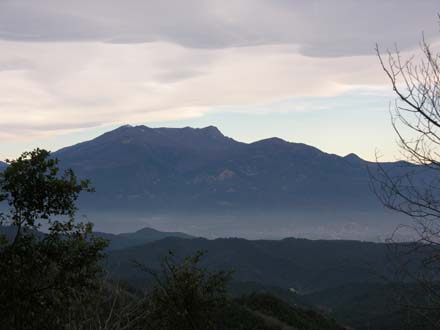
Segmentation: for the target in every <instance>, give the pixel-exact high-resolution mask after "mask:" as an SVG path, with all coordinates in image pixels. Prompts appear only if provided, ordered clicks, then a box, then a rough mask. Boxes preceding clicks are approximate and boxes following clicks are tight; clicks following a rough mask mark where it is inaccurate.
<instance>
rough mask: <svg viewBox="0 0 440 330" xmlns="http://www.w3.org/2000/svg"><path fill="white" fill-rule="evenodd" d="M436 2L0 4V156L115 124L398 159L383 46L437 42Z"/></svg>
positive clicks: (22, 0)
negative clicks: (196, 130) (215, 132)
mask: <svg viewBox="0 0 440 330" xmlns="http://www.w3.org/2000/svg"><path fill="white" fill-rule="evenodd" d="M439 11H440V4H439V3H438V0H436V1H431V0H424V1H414V0H388V1H383V0H370V1H362V0H358V1H355V0H335V1H324V0H322V1H318V0H270V1H269V0H185V1H181V0H161V1H150V0H119V1H117V0H75V1H71V0H33V1H27V0H0V159H5V158H14V157H16V156H18V155H19V154H20V153H21V152H22V151H24V150H29V149H33V148H35V147H43V148H47V149H49V150H57V149H59V148H61V147H64V146H68V145H71V144H75V143H78V142H81V141H84V140H88V139H92V138H94V137H96V136H98V135H99V134H102V133H104V132H106V131H108V130H111V129H114V128H116V127H118V126H120V125H124V124H131V125H141V124H142V125H147V126H151V127H160V126H169V127H184V126H193V127H204V126H209V125H214V126H217V127H218V128H219V129H220V130H221V131H222V132H223V133H224V134H225V135H228V136H231V137H233V138H234V139H236V140H239V141H244V142H252V141H256V140H259V139H263V138H267V137H272V136H278V137H281V138H283V139H285V140H288V141H292V142H302V143H307V144H310V145H313V146H315V147H318V148H320V149H321V150H323V151H325V152H329V153H335V154H339V155H342V156H343V155H346V154H348V153H356V154H358V155H359V156H361V157H363V158H365V159H369V160H372V159H374V158H375V155H380V156H381V159H382V160H394V159H398V158H399V153H398V150H397V148H396V144H395V142H396V137H395V135H394V133H393V131H392V127H391V123H390V116H389V107H390V104H391V103H392V102H393V100H394V96H393V93H392V91H391V88H390V85H389V82H388V81H387V79H386V77H385V75H384V73H383V71H382V70H381V67H380V65H379V61H378V58H377V56H376V54H375V50H374V48H375V45H376V43H377V44H378V45H379V46H380V49H382V50H383V51H386V50H387V49H394V47H395V45H398V48H399V49H400V50H401V51H402V52H403V54H404V55H407V56H410V55H411V54H413V53H417V52H418V47H419V42H420V40H421V36H422V33H424V35H425V38H426V39H427V40H428V41H429V42H431V43H433V44H434V45H435V44H437V43H438V42H439V41H440V32H439V24H438V16H437V13H438V12H439Z"/></svg>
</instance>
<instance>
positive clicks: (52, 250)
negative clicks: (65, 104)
mask: <svg viewBox="0 0 440 330" xmlns="http://www.w3.org/2000/svg"><path fill="white" fill-rule="evenodd" d="M8 163H9V166H8V167H7V168H6V169H5V170H4V172H3V173H2V174H0V202H6V203H7V205H8V207H7V211H6V212H5V213H2V214H1V224H2V225H9V226H12V228H14V230H15V235H14V237H13V238H11V239H9V240H7V239H5V238H3V239H2V240H0V270H1V271H0V287H1V291H0V320H1V323H2V326H3V327H4V328H7V329H16V330H21V329H63V328H64V327H65V326H67V320H66V315H67V313H66V311H67V310H69V308H70V307H71V306H72V304H73V298H72V297H73V296H74V293H75V292H83V293H84V292H87V293H89V292H91V290H92V289H93V288H94V287H95V283H96V279H97V277H98V275H99V274H100V273H101V268H100V266H99V265H98V262H99V260H100V259H101V258H102V257H103V254H102V250H103V249H104V247H105V246H106V242H105V241H104V240H102V239H98V238H95V237H94V236H93V233H92V225H91V224H90V223H86V224H84V223H76V222H75V212H76V210H77V209H76V206H75V202H76V200H77V198H78V196H79V194H80V192H81V191H92V189H90V188H89V182H88V181H78V180H77V178H76V176H75V175H74V173H73V171H72V170H67V171H65V172H64V173H62V174H61V175H60V173H59V169H58V161H57V160H56V159H52V158H50V153H49V152H48V151H45V150H40V149H36V150H34V151H31V152H25V153H23V154H22V155H21V156H20V157H19V158H18V159H16V160H14V161H8ZM41 227H42V228H43V229H45V230H46V231H47V233H46V234H44V235H38V234H37V229H39V228H41Z"/></svg>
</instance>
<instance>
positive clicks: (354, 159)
mask: <svg viewBox="0 0 440 330" xmlns="http://www.w3.org/2000/svg"><path fill="white" fill-rule="evenodd" d="M344 159H345V160H348V161H349V162H350V163H359V162H362V161H363V159H362V158H360V157H359V156H358V155H356V154H354V153H350V154H348V155H346V156H344Z"/></svg>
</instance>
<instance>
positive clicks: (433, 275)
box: [373, 38, 440, 328]
mask: <svg viewBox="0 0 440 330" xmlns="http://www.w3.org/2000/svg"><path fill="white" fill-rule="evenodd" d="M420 47H421V53H420V54H417V56H411V57H408V58H404V56H403V55H402V54H401V53H400V52H399V50H398V49H396V50H395V51H394V52H388V54H387V56H386V57H384V56H382V55H381V53H380V51H379V48H376V50H377V55H378V57H379V60H380V64H381V66H382V68H383V70H384V72H385V74H386V75H387V77H388V78H389V80H390V82H391V86H392V88H393V91H394V93H395V94H396V96H397V99H396V101H395V104H394V106H393V107H391V109H390V113H391V118H392V126H393V128H394V131H395V132H396V135H397V137H398V143H399V147H400V150H401V153H402V155H403V156H404V160H405V161H406V162H405V163H400V164H401V165H402V164H403V165H405V169H406V170H402V168H399V169H397V170H395V171H394V172H391V171H390V170H386V169H385V168H384V167H381V166H379V172H378V174H377V175H375V176H374V178H373V179H374V187H375V192H376V194H377V195H378V196H379V198H380V199H381V201H382V202H383V204H384V205H385V206H387V207H388V208H390V209H392V210H396V211H398V212H401V213H403V214H406V215H408V216H410V217H411V218H412V219H413V221H412V223H411V225H409V226H403V227H401V228H405V229H410V234H411V236H412V237H413V239H414V241H413V242H412V243H411V244H401V245H396V244H394V245H392V246H393V248H394V252H395V256H396V258H395V259H394V262H395V264H396V265H397V266H398V272H397V273H398V275H399V276H400V278H401V280H402V281H404V282H406V283H408V282H412V283H416V287H414V288H413V289H414V290H412V291H413V293H412V294H411V297H409V296H408V295H405V296H402V297H401V303H402V305H404V306H405V307H406V308H408V309H409V310H411V311H412V312H413V313H414V314H417V315H418V317H419V319H423V320H424V321H423V322H425V324H427V326H426V328H439V327H440V326H439V320H440V317H439V315H440V286H439V285H438V283H439V282H438V281H439V279H440V277H439V276H440V272H439V271H440V53H438V52H435V51H434V49H433V48H432V47H431V45H430V44H429V43H428V42H427V41H426V40H425V39H424V38H423V39H422V41H421V43H420ZM399 229H400V228H399ZM397 232H398V231H397ZM393 238H394V236H393V237H391V239H390V241H391V242H393ZM396 249H397V250H396ZM428 324H429V326H428Z"/></svg>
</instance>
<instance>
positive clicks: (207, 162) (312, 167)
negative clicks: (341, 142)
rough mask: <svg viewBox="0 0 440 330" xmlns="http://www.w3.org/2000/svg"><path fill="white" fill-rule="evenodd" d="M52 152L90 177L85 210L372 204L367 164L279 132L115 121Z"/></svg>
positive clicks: (374, 204)
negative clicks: (243, 137) (243, 138)
mask: <svg viewBox="0 0 440 330" xmlns="http://www.w3.org/2000/svg"><path fill="white" fill-rule="evenodd" d="M55 156H56V157H58V158H60V159H61V160H62V163H61V164H62V165H63V166H66V167H72V168H73V169H74V170H75V171H76V172H77V173H78V174H79V175H80V176H81V177H87V178H90V179H91V180H92V182H93V185H94V186H95V188H96V190H97V193H96V194H94V195H92V196H90V197H87V198H84V199H82V205H83V206H85V207H87V208H92V209H110V210H111V209H113V210H115V209H117V210H159V211H160V210H162V211H163V210H166V211H168V212H170V211H182V210H184V211H190V212H191V211H194V210H197V211H198V212H200V211H201V210H210V211H219V210H220V211H224V210H249V209H252V210H255V209H264V210H280V209H295V208H298V207H301V208H310V207H316V206H330V207H334V208H340V207H346V208H355V209H364V210H369V209H371V208H372V207H373V208H378V207H379V203H378V201H377V200H376V198H375V196H374V195H373V194H372V193H371V191H370V188H369V183H370V180H369V177H368V173H367V170H366V166H367V165H368V164H369V163H368V162H366V161H364V160H362V159H360V158H359V157H357V156H356V155H352V154H351V155H348V156H347V157H339V156H336V155H332V154H327V153H324V152H322V151H320V150H318V149H316V148H314V147H311V146H308V145H305V144H301V143H289V142H286V141H284V140H281V139H278V138H270V139H265V140H262V141H258V142H254V143H250V144H246V143H241V142H237V141H235V140H233V139H231V138H228V137H225V136H224V135H223V134H222V133H221V132H220V131H219V130H218V129H217V128H215V127H212V126H210V127H206V128H202V129H194V128H189V127H186V128H181V129H179V128H149V127H146V126H136V127H132V126H122V127H120V128H118V129H116V130H114V131H111V132H108V133H105V134H103V135H102V136H99V137H97V138H96V139H94V140H91V141H87V142H83V143H80V144H77V145H74V146H71V147H67V148H64V149H61V150H59V151H58V152H56V153H55ZM370 165H371V164H370ZM385 166H387V164H385Z"/></svg>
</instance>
